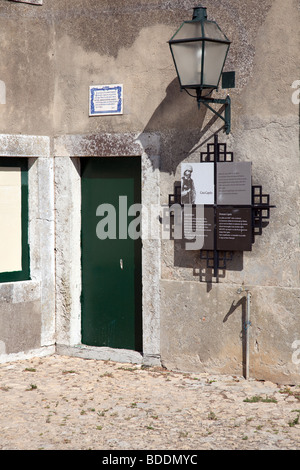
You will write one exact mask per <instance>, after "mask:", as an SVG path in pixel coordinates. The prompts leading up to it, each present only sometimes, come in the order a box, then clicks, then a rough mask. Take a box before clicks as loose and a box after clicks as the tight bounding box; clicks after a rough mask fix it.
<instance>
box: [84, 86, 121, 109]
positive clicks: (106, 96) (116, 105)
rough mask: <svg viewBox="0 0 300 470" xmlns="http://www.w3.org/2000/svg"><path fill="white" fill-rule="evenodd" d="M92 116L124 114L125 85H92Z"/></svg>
mask: <svg viewBox="0 0 300 470" xmlns="http://www.w3.org/2000/svg"><path fill="white" fill-rule="evenodd" d="M89 108H90V109H89V114H90V116H107V115H114V114H123V85H96V86H90V96H89Z"/></svg>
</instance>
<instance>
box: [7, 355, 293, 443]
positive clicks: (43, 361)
mask: <svg viewBox="0 0 300 470" xmlns="http://www.w3.org/2000/svg"><path fill="white" fill-rule="evenodd" d="M0 428H1V433H0V449H1V450H39V449H44V450H88V449H90V450H109V451H114V450H124V451H125V450H165V451H166V450H247V449H249V450H275V449H280V450H297V449H299V447H300V384H299V385H298V386H290V387H286V386H278V385H276V384H273V383H271V382H261V381H256V380H251V379H250V380H248V381H246V380H245V379H244V378H243V377H235V376H214V375H209V374H206V373H201V374H194V373H193V374H185V373H179V372H173V371H169V370H166V369H164V368H159V367H154V368H145V367H144V366H141V365H134V364H121V363H114V362H110V361H98V360H92V359H90V360H86V359H82V358H74V357H66V356H60V355H53V356H48V357H44V358H34V359H29V360H22V361H18V362H13V363H5V364H0Z"/></svg>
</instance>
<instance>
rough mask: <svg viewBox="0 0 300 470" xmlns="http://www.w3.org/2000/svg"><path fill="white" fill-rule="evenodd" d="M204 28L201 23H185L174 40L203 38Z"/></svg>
mask: <svg viewBox="0 0 300 470" xmlns="http://www.w3.org/2000/svg"><path fill="white" fill-rule="evenodd" d="M201 37H202V28H201V23H200V22H197V21H195V22H192V23H183V25H182V26H181V28H180V29H179V30H178V31H177V33H175V34H174V36H173V37H172V39H176V40H178V39H190V38H201Z"/></svg>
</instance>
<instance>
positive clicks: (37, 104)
mask: <svg viewBox="0 0 300 470" xmlns="http://www.w3.org/2000/svg"><path fill="white" fill-rule="evenodd" d="M195 6H197V5H195V2H193V1H192V0H183V1H182V0H180V1H179V0H175V1H172V2H170V1H169V0H153V1H151V2H148V1H147V2H146V1H145V0H138V1H136V0H122V1H121V0H116V1H114V2H110V1H108V0H101V1H98V0H72V2H66V1H64V0H51V1H50V0H43V1H41V0H38V1H31V2H29V1H21V0H15V1H7V0H0V25H1V28H0V38H1V45H2V47H1V61H0V81H1V82H0V132H1V134H0V195H1V194H2V200H3V201H4V202H3V203H2V201H1V200H0V206H1V204H2V205H3V207H4V206H5V204H6V206H5V207H6V209H5V207H4V208H2V212H3V214H4V213H5V210H7V205H8V201H10V202H11V204H12V207H13V208H12V209H11V208H9V209H8V210H9V211H11V212H9V213H10V214H11V213H14V214H15V215H16V220H19V219H18V218H17V214H18V211H20V210H21V211H22V217H21V222H20V220H19V222H18V223H14V225H13V227H14V229H12V231H8V232H7V233H8V234H10V233H13V232H15V230H17V229H16V226H17V225H18V224H19V225H18V227H19V228H18V230H19V232H20V233H22V236H23V239H22V240H23V242H22V243H21V241H22V240H21V235H19V236H18V234H17V235H16V239H14V238H13V237H10V235H7V233H6V238H5V235H2V238H1V241H2V249H1V257H2V260H3V261H2V264H1V261H0V361H11V360H16V359H19V358H25V357H31V356H36V355H39V356H42V355H48V354H53V353H54V352H57V353H59V354H69V355H78V356H81V357H86V358H89V357H95V358H99V359H111V360H120V361H130V362H138V363H145V364H162V365H163V366H166V367H167V368H172V369H177V370H183V371H196V372H197V371H199V372H200V371H209V372H212V373H221V374H222V373H225V374H226V373H229V374H237V375H242V374H243V370H244V366H245V351H244V349H245V348H244V339H245V333H244V330H245V309H246V291H249V292H250V293H251V324H249V325H247V327H248V332H249V357H248V360H249V371H250V372H249V373H250V376H251V377H255V378H257V379H263V380H273V381H276V382H279V383H299V376H300V375H299V374H300V318H299V314H300V278H299V256H300V250H299V204H300V198H299V175H300V171H299V88H300V81H299V80H298V79H299V10H298V5H297V2H296V0H287V1H286V2H285V3H284V8H283V6H282V2H280V1H279V0H263V1H260V2H259V1H258V0H251V1H250V0H243V1H238V2H237V1H235V0H226V1H220V0H211V1H210V2H209V5H206V6H207V12H208V16H209V18H210V19H213V20H215V21H217V23H218V24H219V26H220V27H221V28H222V30H223V31H226V35H227V36H228V37H229V39H230V40H231V41H232V44H231V47H230V51H229V55H228V58H227V61H226V65H225V70H227V71H231V70H234V71H235V74H236V84H235V88H232V89H230V90H225V89H219V90H218V92H217V93H216V96H219V97H224V96H226V94H227V93H229V94H230V97H231V132H230V134H229V135H227V134H225V133H224V132H223V129H222V126H223V123H222V121H220V120H218V119H216V118H215V116H214V115H213V114H211V113H210V112H209V110H207V109H203V108H201V107H200V110H198V108H197V105H196V103H195V100H193V99H192V98H191V97H190V96H188V95H187V94H186V93H184V92H181V91H180V88H179V83H178V79H177V76H176V72H175V69H174V65H173V61H172V57H171V54H170V51H169V46H168V41H169V39H170V38H171V37H172V35H173V34H174V33H175V31H176V30H177V29H178V27H179V25H180V24H181V23H182V21H186V20H189V19H191V16H192V11H193V8H194V7H195ZM110 84H122V85H123V96H124V103H123V113H122V114H118V115H103V116H101V115H99V116H91V115H90V113H89V100H90V95H89V90H90V87H92V86H98V85H110ZM216 134H217V135H218V138H219V142H222V143H226V146H227V149H228V150H230V151H232V152H233V153H234V159H235V161H237V162H252V180H253V183H254V184H257V185H262V187H263V190H264V192H265V193H267V194H269V195H270V199H271V202H272V204H273V205H274V206H276V208H274V209H272V210H271V215H270V219H269V220H268V223H267V224H266V227H264V228H263V232H262V234H261V236H257V237H255V243H254V244H253V247H252V250H251V251H249V252H236V253H234V256H233V259H232V260H231V261H229V262H228V263H227V267H226V270H223V271H222V272H220V273H219V275H218V277H217V278H216V277H215V276H214V275H213V272H212V270H211V269H210V268H208V267H207V265H206V262H205V261H204V260H202V259H201V258H200V256H199V252H196V251H186V250H184V249H183V248H182V246H181V245H180V243H176V241H174V240H172V239H170V238H169V239H168V238H167V237H162V236H160V237H151V236H148V237H144V239H143V240H142V245H141V247H140V250H141V272H140V281H139V282H140V288H141V341H142V346H141V347H139V348H127V347H111V346H107V345H104V346H101V345H100V346H99V345H91V344H90V345H88V344H85V342H84V341H83V338H82V302H83V296H84V292H83V287H82V266H83V264H82V263H83V255H84V252H83V250H82V233H83V229H84V227H82V220H83V219H82V216H83V214H82V198H83V193H82V181H83V179H82V177H83V168H84V167H85V165H86V162H87V161H91V160H93V159H95V160H94V161H96V160H97V161H99V160H101V161H103V159H105V158H108V159H109V160H110V161H112V160H113V159H114V160H113V161H112V163H111V164H112V165H115V168H116V169H117V168H118V167H120V165H119V164H118V162H120V159H121V158H134V159H137V160H138V161H139V165H140V187H141V197H140V202H141V204H142V207H143V208H145V209H146V212H147V210H150V208H151V207H154V208H156V207H163V206H167V205H168V198H169V195H170V194H172V193H174V184H175V182H177V181H180V178H181V164H182V163H185V162H199V156H200V152H204V151H205V150H206V148H207V144H209V143H212V142H213V141H214V136H215V135H216ZM107 161H108V160H107ZM22 162H23V163H24V162H25V163H24V165H25V166H24V165H23V163H22ZM8 173H10V175H12V176H13V177H12V178H11V181H15V182H14V183H7V181H8V180H7V179H6V178H7V177H8V176H7V175H8ZM4 183H5V184H4ZM1 185H2V193H1ZM24 188H25V189H26V188H27V192H26V191H25V192H24V191H23V190H24ZM10 194H17V196H16V198H15V202H14V203H13V201H12V200H10V196H9V195H10ZM21 194H22V198H23V199H22V198H21V196H20V195H21ZM24 201H25V205H24ZM26 201H27V203H26ZM87 207H88V206H87ZM3 214H2V213H1V214H0V220H5V221H6V223H7V220H10V217H8V216H7V215H6V216H5V215H3ZM1 216H3V217H4V218H3V219H1ZM5 217H6V219H5ZM154 219H155V220H156V221H157V220H159V217H158V214H157V217H156V218H155V217H154ZM143 220H144V219H143ZM16 224H17V225H16ZM24 233H25V234H28V236H27V239H26V237H25V242H24ZM18 237H19V238H18ZM16 250H21V254H20V253H19V252H18V251H16ZM18 253H19V254H18ZM22 257H23V258H22ZM21 258H22V260H23V262H24V263H25V265H26V260H25V258H26V259H27V261H28V263H27V265H26V266H27V268H26V269H25V268H24V266H25V265H24V264H23V265H22V267H21V268H20V266H19V264H20V260H21ZM4 260H7V261H4ZM24 260H25V261H24ZM5 263H7V264H5ZM100 264H101V263H100ZM26 266H25V267H26ZM120 268H121V269H123V258H122V257H120ZM124 271H126V269H125V267H124ZM90 275H91V278H92V279H93V276H94V275H93V274H91V273H90ZM95 279H96V278H95ZM95 282H96V281H95ZM99 288H100V287H99ZM117 292H118V288H117V289H116V296H117V295H118V294H117ZM122 295H124V294H122ZM103 308H104V307H103ZM101 309H102V305H99V310H100V311H101ZM121 333H122V332H121Z"/></svg>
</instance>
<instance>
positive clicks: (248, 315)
mask: <svg viewBox="0 0 300 470" xmlns="http://www.w3.org/2000/svg"><path fill="white" fill-rule="evenodd" d="M250 304H251V294H250V292H249V291H248V290H247V303H246V321H245V334H246V353H245V354H246V358H245V359H246V370H245V379H246V380H248V379H249V362H250V358H249V336H250V308H251V307H250Z"/></svg>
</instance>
